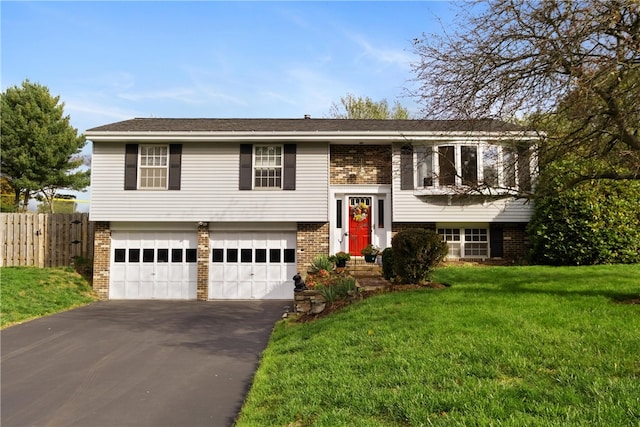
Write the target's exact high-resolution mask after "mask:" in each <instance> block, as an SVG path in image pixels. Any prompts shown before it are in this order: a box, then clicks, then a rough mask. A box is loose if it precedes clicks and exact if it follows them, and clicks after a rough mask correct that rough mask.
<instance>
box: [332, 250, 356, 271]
mask: <svg viewBox="0 0 640 427" xmlns="http://www.w3.org/2000/svg"><path fill="white" fill-rule="evenodd" d="M329 259H330V260H331V261H332V262H334V263H335V264H336V267H338V268H344V267H346V266H347V261H349V260H350V259H351V255H350V254H348V253H347V252H342V251H340V252H337V253H336V254H335V255H331V256H330V257H329Z"/></svg>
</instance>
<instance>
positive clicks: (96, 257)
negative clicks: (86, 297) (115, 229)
mask: <svg viewBox="0 0 640 427" xmlns="http://www.w3.org/2000/svg"><path fill="white" fill-rule="evenodd" d="M93 245H94V247H93V290H94V291H95V292H96V293H97V294H98V296H99V297H100V299H108V298H109V268H110V263H111V228H110V225H109V223H108V222H96V223H95V237H94V241H93Z"/></svg>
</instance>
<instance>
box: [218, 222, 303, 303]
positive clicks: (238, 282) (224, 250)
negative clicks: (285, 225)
mask: <svg viewBox="0 0 640 427" xmlns="http://www.w3.org/2000/svg"><path fill="white" fill-rule="evenodd" d="M210 248H211V258H210V259H211V264H210V267H211V268H210V269H209V299H291V298H293V287H294V286H293V276H294V275H295V274H296V272H297V270H296V233H295V232H291V231H283V232H249V231H247V232H212V233H211V242H210Z"/></svg>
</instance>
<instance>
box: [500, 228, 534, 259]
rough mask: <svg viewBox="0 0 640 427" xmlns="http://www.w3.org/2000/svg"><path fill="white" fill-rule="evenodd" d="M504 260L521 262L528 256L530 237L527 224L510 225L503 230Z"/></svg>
mask: <svg viewBox="0 0 640 427" xmlns="http://www.w3.org/2000/svg"><path fill="white" fill-rule="evenodd" d="M502 239H503V245H504V247H503V250H504V256H503V258H505V259H507V260H511V261H521V260H523V259H525V258H526V256H527V248H528V247H529V236H528V235H527V224H525V223H509V224H504V228H503V235H502Z"/></svg>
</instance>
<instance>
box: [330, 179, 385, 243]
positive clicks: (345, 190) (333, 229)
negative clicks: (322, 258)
mask: <svg viewBox="0 0 640 427" xmlns="http://www.w3.org/2000/svg"><path fill="white" fill-rule="evenodd" d="M329 195H330V203H329V227H330V231H329V252H330V254H334V253H336V252H340V251H344V252H348V251H349V238H348V231H349V199H350V198H351V197H370V198H371V210H370V216H371V230H370V235H371V243H372V244H374V245H376V246H378V247H380V248H382V249H384V248H386V247H388V246H391V237H392V233H391V224H392V212H391V207H392V205H391V185H335V186H331V187H330V190H329ZM379 206H382V208H383V212H382V217H380V216H379V213H380V211H379ZM338 211H339V213H338ZM339 217H341V218H339ZM380 225H382V227H380ZM352 255H355V256H361V255H360V254H352Z"/></svg>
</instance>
